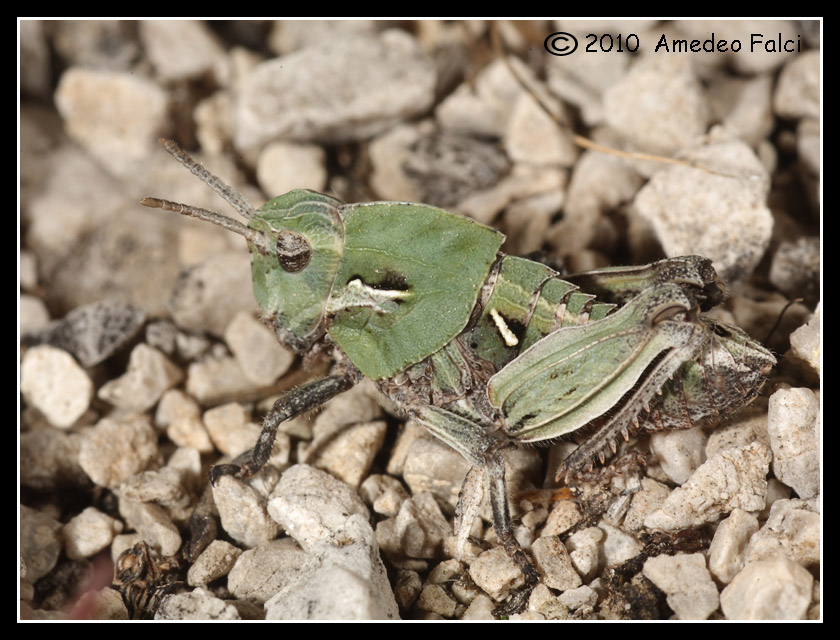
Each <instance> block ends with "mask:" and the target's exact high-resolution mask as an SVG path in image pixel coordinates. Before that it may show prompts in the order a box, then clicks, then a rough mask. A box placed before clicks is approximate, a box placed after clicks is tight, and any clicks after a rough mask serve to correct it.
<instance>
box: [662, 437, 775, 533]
mask: <svg viewBox="0 0 840 640" xmlns="http://www.w3.org/2000/svg"><path fill="white" fill-rule="evenodd" d="M770 458H771V453H770V449H769V448H768V447H767V446H765V445H763V444H761V443H759V442H753V443H752V444H749V445H747V446H744V447H732V448H729V449H725V450H723V451H721V452H720V453H719V454H718V455H716V456H714V457H712V458H709V459H708V460H707V461H706V462H704V463H703V464H702V465H701V466H700V468H698V469H697V471H695V472H694V475H692V476H691V478H689V480H688V482H686V483H685V484H684V485H683V486H681V487H678V488H677V489H675V490H674V491H672V492H671V494H670V495H669V496H668V497H667V498H666V499H665V502H663V503H662V506H661V507H660V508H659V509H657V510H656V511H654V512H653V513H650V514H649V515H648V516H647V517H646V518H645V526H646V527H648V528H651V529H665V530H668V531H673V530H679V529H686V528H688V527H696V526H699V525H701V524H705V523H707V522H714V521H715V520H717V519H719V518H720V517H721V516H722V515H724V514H726V513H729V512H730V511H732V510H733V509H743V510H744V511H760V510H761V509H762V508H763V506H764V494H765V492H766V491H767V479H766V476H767V471H768V469H769V466H770Z"/></svg>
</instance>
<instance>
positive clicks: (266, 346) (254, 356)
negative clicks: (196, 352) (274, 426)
mask: <svg viewBox="0 0 840 640" xmlns="http://www.w3.org/2000/svg"><path fill="white" fill-rule="evenodd" d="M279 193H285V191H281V192H279ZM225 342H227V344H228V346H229V347H230V350H231V351H232V352H233V355H234V356H236V359H237V360H238V362H239V366H240V367H241V368H242V371H244V372H245V375H246V376H247V377H248V379H249V380H250V381H251V382H253V383H254V384H256V385H260V386H268V385H270V384H273V383H274V381H275V380H277V378H279V377H280V376H282V375H283V374H284V373H286V371H288V370H289V367H290V366H292V362H294V359H295V355H294V353H292V352H291V351H290V350H289V349H287V348H286V347H284V346H283V345H282V344H280V343H279V342H278V341H277V337H276V336H275V335H274V334H272V333H271V331H269V329H268V328H267V327H266V326H265V325H264V324H263V323H261V322H260V321H259V320H257V319H256V318H255V317H254V316H253V315H252V314H251V313H248V312H247V311H240V312H239V313H237V314H236V315H235V316H234V317H233V320H231V321H230V324H228V326H227V329H225Z"/></svg>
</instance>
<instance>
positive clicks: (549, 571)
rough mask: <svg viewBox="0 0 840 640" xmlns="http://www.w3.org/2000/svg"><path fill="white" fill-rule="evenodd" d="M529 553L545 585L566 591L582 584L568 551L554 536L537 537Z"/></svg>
mask: <svg viewBox="0 0 840 640" xmlns="http://www.w3.org/2000/svg"><path fill="white" fill-rule="evenodd" d="M531 554H532V555H533V557H534V563H535V564H536V566H537V569H538V570H539V571H540V573H542V575H543V582H544V583H545V584H546V586H549V587H551V588H552V589H558V590H559V591H567V590H568V589H576V588H577V587H579V586H580V585H581V584H582V582H581V579H580V576H579V575H578V574H577V572H576V571H575V568H574V566H572V561H571V559H570V558H569V552H568V551H566V547H565V546H563V543H562V542H560V539H559V538H557V537H556V536H543V537H542V538H537V539H536V540H535V541H534V543H533V544H532V545H531Z"/></svg>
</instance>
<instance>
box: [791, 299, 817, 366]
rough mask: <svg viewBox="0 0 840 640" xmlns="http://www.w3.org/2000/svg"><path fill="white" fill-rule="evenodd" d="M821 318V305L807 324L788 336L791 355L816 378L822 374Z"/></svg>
mask: <svg viewBox="0 0 840 640" xmlns="http://www.w3.org/2000/svg"><path fill="white" fill-rule="evenodd" d="M821 316H822V305H819V306H817V310H816V311H815V312H814V315H813V316H811V319H810V320H808V323H807V324H805V325H803V326H801V327H799V328H798V329H797V330H796V331H794V332H793V333H792V334H791V336H790V350H791V353H792V354H793V356H795V357H796V358H797V359H799V361H801V362H804V363H805V366H806V367H807V368H808V369H809V370H810V371H811V372H812V374H813V375H814V376H817V377H818V376H819V375H820V373H821V372H822V340H821V339H820V319H821Z"/></svg>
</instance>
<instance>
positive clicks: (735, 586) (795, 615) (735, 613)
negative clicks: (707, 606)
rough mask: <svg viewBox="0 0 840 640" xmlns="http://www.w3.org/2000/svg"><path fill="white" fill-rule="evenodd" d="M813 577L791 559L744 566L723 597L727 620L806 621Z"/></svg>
mask: <svg viewBox="0 0 840 640" xmlns="http://www.w3.org/2000/svg"><path fill="white" fill-rule="evenodd" d="M813 583H814V578H813V576H812V575H811V574H810V573H809V572H808V571H807V570H806V569H804V568H803V567H801V566H800V565H798V564H796V563H795V562H794V561H793V560H789V559H788V558H774V559H772V560H760V561H758V562H753V563H750V564H748V565H747V566H746V567H744V568H743V569H742V570H741V571H740V572H739V573H738V574H737V575H736V576H735V578H733V580H732V582H730V583H729V586H727V587H726V588H725V589H724V590H723V591H722V592H721V594H720V605H721V608H722V609H723V613H724V615H725V616H726V618H727V620H804V619H805V616H806V614H807V611H808V605H809V604H810V602H811V588H812V585H813Z"/></svg>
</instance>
